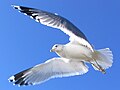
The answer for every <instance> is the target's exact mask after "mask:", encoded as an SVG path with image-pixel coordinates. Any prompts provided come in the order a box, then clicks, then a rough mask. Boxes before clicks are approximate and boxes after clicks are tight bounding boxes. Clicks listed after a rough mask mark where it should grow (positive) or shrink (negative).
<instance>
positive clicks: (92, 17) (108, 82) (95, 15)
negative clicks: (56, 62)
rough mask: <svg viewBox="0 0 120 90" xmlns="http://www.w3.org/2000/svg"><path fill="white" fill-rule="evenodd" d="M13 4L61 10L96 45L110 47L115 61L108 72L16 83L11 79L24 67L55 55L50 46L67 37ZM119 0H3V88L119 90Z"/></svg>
mask: <svg viewBox="0 0 120 90" xmlns="http://www.w3.org/2000/svg"><path fill="white" fill-rule="evenodd" d="M11 4H15V5H23V6H28V7H34V8H38V9H41V10H46V11H49V12H53V13H57V14H59V15H61V16H63V17H65V18H67V19H68V20H70V21H71V22H72V23H74V24H75V25H76V26H77V27H78V28H80V29H81V31H82V32H84V34H85V35H86V36H87V38H88V39H89V41H90V42H91V43H92V44H93V45H94V47H95V48H96V49H101V48H106V47H109V48H110V49H111V50H112V51H113V54H114V60H113V61H114V63H113V66H112V67H111V68H109V69H108V70H107V73H106V74H105V75H103V74H102V73H100V72H98V71H95V70H94V69H93V68H92V67H91V66H90V65H89V67H90V68H89V72H88V73H87V74H84V75H82V76H74V77H68V78H57V79H52V80H49V81H48V82H45V83H43V84H41V85H35V86H28V87H18V86H13V85H12V83H9V82H8V80H7V79H8V78H9V77H10V76H11V75H14V74H16V73H18V72H20V71H22V70H25V69H27V68H29V67H32V66H34V65H36V64H39V63H42V62H44V61H46V60H47V59H50V58H52V57H56V56H57V55H56V54H55V53H50V52H49V50H50V49H51V47H52V46H53V45H54V44H56V43H60V44H65V43H67V42H68V36H67V35H65V34H64V33H63V32H61V31H59V30H57V29H53V28H50V27H46V26H44V25H41V24H39V23H37V22H35V21H34V20H32V19H30V18H29V17H27V16H25V15H23V14H21V13H19V12H18V11H17V10H14V9H13V8H12V7H11ZM119 4H120V1H119V0H51V1H50V0H9V1H8V0H2V1H1V3H0V10H1V13H0V18H1V19H0V60H1V63H0V67H1V68H0V71H1V74H0V77H1V79H0V89H1V90H8V89H9V90H118V89H120V85H119V83H120V70H119V68H120V39H119V38H120V5H119Z"/></svg>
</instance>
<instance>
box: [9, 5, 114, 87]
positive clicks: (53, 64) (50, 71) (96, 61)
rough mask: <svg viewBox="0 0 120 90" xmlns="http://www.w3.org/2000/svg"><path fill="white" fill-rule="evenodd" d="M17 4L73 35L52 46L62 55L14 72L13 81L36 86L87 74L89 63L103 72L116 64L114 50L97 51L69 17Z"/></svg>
mask: <svg viewBox="0 0 120 90" xmlns="http://www.w3.org/2000/svg"><path fill="white" fill-rule="evenodd" d="M13 7H14V8H15V9H18V10H19V11H20V12H21V13H24V14H25V15H28V16H30V17H31V18H32V19H35V20H36V21H37V22H40V23H41V24H43V25H47V26H50V27H53V28H57V29H60V30H61V31H63V32H64V33H66V34H67V35H69V36H70V38H69V40H70V42H69V43H67V44H65V45H61V44H55V45H54V46H53V47H52V49H51V52H55V53H56V54H57V55H58V56H60V57H54V58H52V59H49V60H47V61H46V62H45V63H42V64H38V65H36V66H34V67H32V68H29V69H27V70H24V71H22V72H20V73H18V74H16V75H13V76H11V77H10V78H9V81H10V82H13V83H14V84H18V85H19V86H22V85H35V84H40V83H43V82H45V81H47V80H49V79H51V78H56V77H68V76H74V75H81V74H85V73H87V72H88V66H87V65H86V64H85V63H90V64H91V65H92V66H93V68H94V69H95V70H98V71H101V72H102V73H105V69H107V68H109V67H111V66H112V63H113V61H112V60H113V55H112V51H110V49H109V48H105V49H100V50H95V49H94V48H93V47H92V45H91V44H90V43H89V41H88V39H87V38H86V36H85V35H84V34H83V33H82V32H81V31H80V30H79V29H78V28H77V27H76V26H75V25H73V24H72V23H71V22H70V21H68V20H67V19H65V18H63V17H61V16H59V15H57V14H53V13H50V12H47V11H43V10H38V9H35V8H29V7H23V6H16V5H13Z"/></svg>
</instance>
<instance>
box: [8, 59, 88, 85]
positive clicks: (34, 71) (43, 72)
mask: <svg viewBox="0 0 120 90" xmlns="http://www.w3.org/2000/svg"><path fill="white" fill-rule="evenodd" d="M87 71H88V68H87V66H86V65H85V64H84V63H83V62H69V60H68V59H65V58H52V59H50V60H48V61H46V62H45V63H42V64H39V65H36V66H34V67H32V68H30V69H27V70H25V71H22V72H20V73H18V74H16V75H14V76H12V77H10V78H9V80H10V81H11V82H13V83H14V84H18V85H35V84H40V83H42V82H45V81H47V80H49V79H51V78H55V77H68V76H74V75H81V74H84V73H86V72H87Z"/></svg>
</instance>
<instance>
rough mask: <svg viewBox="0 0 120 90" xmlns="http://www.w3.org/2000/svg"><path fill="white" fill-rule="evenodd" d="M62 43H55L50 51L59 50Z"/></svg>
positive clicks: (61, 48) (61, 47)
mask: <svg viewBox="0 0 120 90" xmlns="http://www.w3.org/2000/svg"><path fill="white" fill-rule="evenodd" d="M63 47H64V46H63V45H61V44H55V45H54V46H53V47H52V49H51V50H50V52H60V51H62V50H63Z"/></svg>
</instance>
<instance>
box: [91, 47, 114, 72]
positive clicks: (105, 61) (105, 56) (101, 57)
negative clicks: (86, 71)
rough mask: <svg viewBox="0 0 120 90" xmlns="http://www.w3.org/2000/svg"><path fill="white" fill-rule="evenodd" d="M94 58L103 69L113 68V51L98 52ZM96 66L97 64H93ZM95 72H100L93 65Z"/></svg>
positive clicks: (101, 50) (103, 50) (102, 50)
mask: <svg viewBox="0 0 120 90" xmlns="http://www.w3.org/2000/svg"><path fill="white" fill-rule="evenodd" d="M93 58H94V59H95V60H96V62H97V63H98V64H99V65H100V66H101V68H103V69H107V68H109V67H111V66H112V63H113V54H112V51H110V49H109V48H105V49H100V50H96V51H95V53H94V55H93ZM92 63H94V64H97V63H95V62H92ZM92 66H93V68H94V69H95V70H98V68H96V67H95V66H94V65H92ZM96 66H98V65H96Z"/></svg>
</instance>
